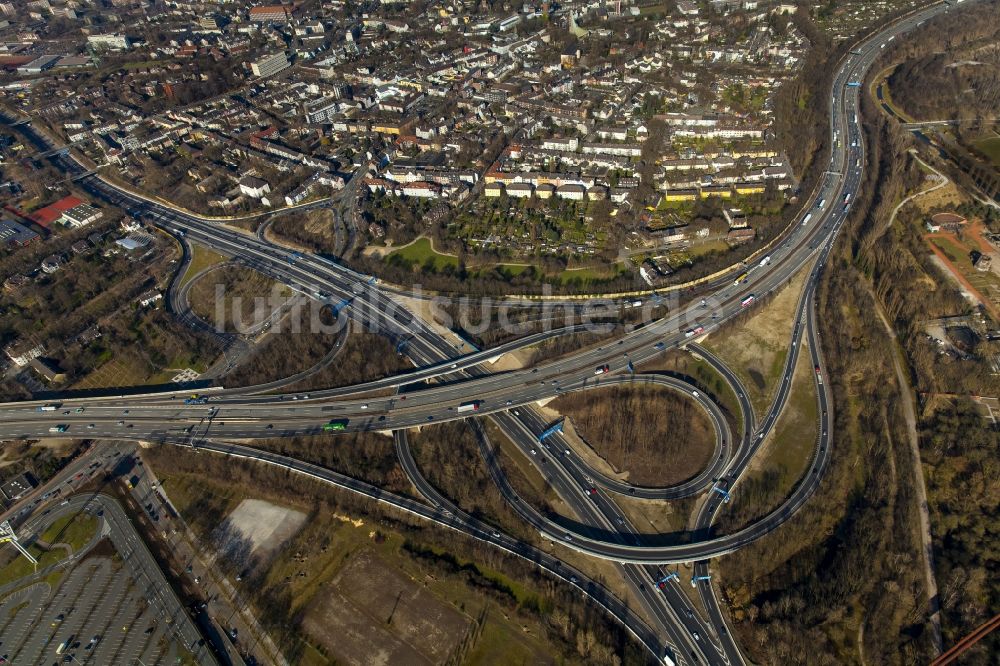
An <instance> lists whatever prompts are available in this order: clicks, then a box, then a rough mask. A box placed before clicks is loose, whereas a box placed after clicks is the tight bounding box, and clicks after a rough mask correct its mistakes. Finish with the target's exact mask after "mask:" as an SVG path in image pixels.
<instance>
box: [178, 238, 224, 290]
mask: <svg viewBox="0 0 1000 666" xmlns="http://www.w3.org/2000/svg"><path fill="white" fill-rule="evenodd" d="M192 247H193V254H192V256H191V263H190V264H188V269H187V271H186V272H185V273H184V277H182V278H181V286H184V285H185V284H187V283H188V281H190V280H191V278H193V277H194V276H195V275H197V274H198V273H200V272H201V271H203V270H205V269H206V268H208V267H209V266H214V265H215V264H221V263H222V262H223V261H226V257H225V256H223V255H221V254H219V253H218V252H214V251H212V250H209V249H208V248H205V247H202V246H200V245H197V244H195V245H193V246H192Z"/></svg>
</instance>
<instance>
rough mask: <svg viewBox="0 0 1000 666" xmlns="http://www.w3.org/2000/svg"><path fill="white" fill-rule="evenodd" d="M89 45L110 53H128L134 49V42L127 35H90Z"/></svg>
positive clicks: (88, 37)
mask: <svg viewBox="0 0 1000 666" xmlns="http://www.w3.org/2000/svg"><path fill="white" fill-rule="evenodd" d="M87 43H88V44H90V45H91V46H93V47H94V48H95V49H105V50H108V51H127V50H128V49H130V48H131V47H132V42H131V41H129V38H128V37H127V36H125V35H117V34H116V35H88V36H87Z"/></svg>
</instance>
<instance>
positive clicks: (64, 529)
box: [41, 514, 97, 553]
mask: <svg viewBox="0 0 1000 666" xmlns="http://www.w3.org/2000/svg"><path fill="white" fill-rule="evenodd" d="M96 531H97V518H95V517H94V516H90V515H86V514H77V515H73V516H65V517H63V518H59V519H58V520H56V521H55V522H54V523H52V524H51V525H49V528H48V529H47V530H45V531H44V532H42V536H41V539H42V541H45V542H46V543H49V544H56V543H65V544H68V545H69V547H70V548H72V549H73V552H74V553H75V552H77V551H79V550H80V549H81V548H83V547H84V546H86V545H87V542H89V541H90V539H91V537H93V536H94V532H96Z"/></svg>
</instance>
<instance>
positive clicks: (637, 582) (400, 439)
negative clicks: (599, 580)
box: [393, 430, 679, 658]
mask: <svg viewBox="0 0 1000 666" xmlns="http://www.w3.org/2000/svg"><path fill="white" fill-rule="evenodd" d="M393 436H394V444H395V448H396V452H397V457H398V458H399V460H400V464H401V466H402V467H403V469H404V471H405V472H406V474H407V477H408V478H409V479H410V482H411V483H413V484H414V486H415V487H417V489H418V491H419V492H420V493H421V494H422V495H423V496H424V497H425V498H426V499H428V500H429V501H430V502H431V503H432V504H434V505H435V506H437V507H442V508H447V509H448V510H450V511H452V512H453V513H454V514H455V515H459V516H463V517H465V518H466V519H467V520H470V517H468V516H467V514H464V512H462V511H461V510H460V509H459V508H458V507H457V506H456V505H455V504H454V503H452V502H451V500H449V499H448V498H447V497H445V496H444V495H441V494H440V493H439V492H438V491H437V490H436V489H435V488H434V487H433V486H432V485H431V484H430V483H429V482H427V480H426V479H425V478H424V477H423V475H422V474H421V473H420V470H419V468H418V467H417V465H416V461H415V460H414V459H413V456H412V455H411V453H410V449H409V446H408V443H407V438H406V433H405V432H404V431H401V430H397V431H394V432H393ZM570 492H571V491H570ZM471 520H472V521H475V519H471ZM478 522H479V521H475V523H476V528H477V529H478ZM484 527H485V526H484ZM489 539H490V541H491V542H495V543H504V541H507V540H510V541H511V542H513V543H511V544H510V545H511V546H513V547H517V548H519V544H518V542H517V541H516V540H514V539H512V538H511V537H507V536H505V535H503V534H501V533H500V532H499V531H497V530H495V529H492V530H491V531H490V535H489ZM557 569H558V575H559V577H560V578H562V579H564V580H565V581H566V582H568V583H569V584H571V585H574V586H576V587H578V588H581V589H584V590H585V591H586V588H587V587H588V583H587V582H586V581H587V578H586V577H585V576H583V574H580V573H579V572H576V571H575V570H573V569H572V568H570V567H568V566H566V565H565V563H563V564H562V565H561V566H559V567H557ZM622 573H623V575H624V576H625V579H626V581H629V582H630V583H631V584H632V588H633V593H634V594H635V595H636V597H637V598H638V599H639V600H640V601H641V602H642V603H643V605H644V606H645V607H646V608H647V611H648V612H649V613H650V616H651V617H654V618H657V619H658V620H659V621H660V622H661V624H662V627H663V629H664V630H665V631H667V632H668V633H670V634H674V633H675V631H674V627H675V625H673V624H671V623H670V622H669V620H664V618H663V617H662V616H661V614H660V613H659V612H658V609H657V604H656V603H655V600H651V599H650V598H649V597H648V592H645V591H644V585H643V582H642V580H641V578H637V577H636V572H635V571H634V569H633V568H631V567H629V568H623V570H622ZM654 640H655V642H653V643H648V644H647V647H648V648H649V649H650V651H651V652H653V653H654V656H655V657H657V658H659V657H660V656H661V654H660V653H661V651H662V646H661V644H660V642H659V641H658V640H656V639H654ZM647 641H649V639H647ZM674 642H675V643H678V642H679V641H678V639H677V638H675V639H674Z"/></svg>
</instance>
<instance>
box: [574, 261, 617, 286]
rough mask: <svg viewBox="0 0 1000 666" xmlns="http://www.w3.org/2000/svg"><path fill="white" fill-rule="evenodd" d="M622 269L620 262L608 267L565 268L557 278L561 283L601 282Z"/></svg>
mask: <svg viewBox="0 0 1000 666" xmlns="http://www.w3.org/2000/svg"><path fill="white" fill-rule="evenodd" d="M622 270H623V268H622V267H621V265H620V264H615V265H614V266H613V267H611V268H609V269H597V268H567V269H566V270H564V271H563V272H562V273H560V274H559V276H558V278H559V281H560V282H562V283H563V284H566V283H569V282H584V283H586V282H602V281H604V280H610V279H611V278H613V277H615V276H617V275H618V274H619V273H621V272H622Z"/></svg>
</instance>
